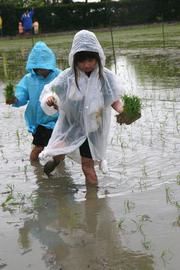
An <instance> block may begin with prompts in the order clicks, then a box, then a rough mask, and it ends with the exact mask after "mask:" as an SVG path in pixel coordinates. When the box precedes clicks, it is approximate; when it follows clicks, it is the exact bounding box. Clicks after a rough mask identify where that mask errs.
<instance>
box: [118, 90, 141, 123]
mask: <svg viewBox="0 0 180 270" xmlns="http://www.w3.org/2000/svg"><path fill="white" fill-rule="evenodd" d="M122 101H123V104H124V105H123V107H124V110H123V112H122V113H120V114H119V115H117V116H116V117H117V122H118V123H119V124H121V125H122V124H126V125H130V124H132V123H133V122H134V121H136V120H137V119H139V118H140V117H141V100H140V98H139V97H137V96H128V95H124V96H123V97H122Z"/></svg>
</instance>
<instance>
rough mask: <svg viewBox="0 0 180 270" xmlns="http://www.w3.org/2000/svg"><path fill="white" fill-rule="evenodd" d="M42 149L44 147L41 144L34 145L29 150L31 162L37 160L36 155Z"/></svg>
mask: <svg viewBox="0 0 180 270" xmlns="http://www.w3.org/2000/svg"><path fill="white" fill-rule="evenodd" d="M43 149H44V147H43V146H34V148H33V149H32V151H31V154H30V161H31V162H33V161H37V160H38V156H39V154H40V153H41V152H42V150H43Z"/></svg>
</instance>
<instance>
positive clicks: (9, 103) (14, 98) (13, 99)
mask: <svg viewBox="0 0 180 270" xmlns="http://www.w3.org/2000/svg"><path fill="white" fill-rule="evenodd" d="M16 102H17V98H16V97H12V98H8V99H6V104H8V105H12V104H14V103H16Z"/></svg>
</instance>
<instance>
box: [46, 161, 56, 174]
mask: <svg viewBox="0 0 180 270" xmlns="http://www.w3.org/2000/svg"><path fill="white" fill-rule="evenodd" d="M59 163H60V161H59V160H50V161H48V162H47V163H46V164H45V165H44V173H45V174H47V176H49V175H50V173H51V172H52V171H54V169H55V168H56V167H57V166H58V165H59Z"/></svg>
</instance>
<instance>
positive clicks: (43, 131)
mask: <svg viewBox="0 0 180 270" xmlns="http://www.w3.org/2000/svg"><path fill="white" fill-rule="evenodd" d="M52 132H53V129H49V128H46V127H44V126H38V127H37V129H36V132H35V133H34V134H32V135H33V142H32V143H33V144H34V145H36V146H42V147H45V146H47V144H48V141H49V139H50V137H51V134H52Z"/></svg>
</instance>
